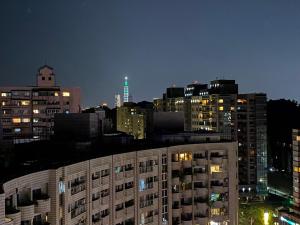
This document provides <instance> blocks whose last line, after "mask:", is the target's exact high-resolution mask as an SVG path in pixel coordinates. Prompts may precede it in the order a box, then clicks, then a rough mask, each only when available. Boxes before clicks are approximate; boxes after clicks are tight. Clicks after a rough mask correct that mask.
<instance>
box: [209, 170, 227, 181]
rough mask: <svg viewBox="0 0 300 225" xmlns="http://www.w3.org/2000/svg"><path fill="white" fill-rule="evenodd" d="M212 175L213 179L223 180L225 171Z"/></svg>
mask: <svg viewBox="0 0 300 225" xmlns="http://www.w3.org/2000/svg"><path fill="white" fill-rule="evenodd" d="M211 177H212V179H215V180H223V179H224V173H223V172H219V173H212V175H211Z"/></svg>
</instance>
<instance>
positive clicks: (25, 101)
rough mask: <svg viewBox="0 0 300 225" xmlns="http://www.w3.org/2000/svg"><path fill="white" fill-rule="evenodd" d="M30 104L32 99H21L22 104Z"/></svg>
mask: <svg viewBox="0 0 300 225" xmlns="http://www.w3.org/2000/svg"><path fill="white" fill-rule="evenodd" d="M29 104H30V101H28V100H24V101H21V105H29Z"/></svg>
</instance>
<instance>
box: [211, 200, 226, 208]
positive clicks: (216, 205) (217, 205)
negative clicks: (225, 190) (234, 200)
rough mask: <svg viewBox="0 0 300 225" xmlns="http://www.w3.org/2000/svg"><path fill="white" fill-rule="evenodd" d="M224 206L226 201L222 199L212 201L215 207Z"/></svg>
mask: <svg viewBox="0 0 300 225" xmlns="http://www.w3.org/2000/svg"><path fill="white" fill-rule="evenodd" d="M223 206H224V203H223V202H222V201H216V202H214V203H212V207H213V208H222V207H223Z"/></svg>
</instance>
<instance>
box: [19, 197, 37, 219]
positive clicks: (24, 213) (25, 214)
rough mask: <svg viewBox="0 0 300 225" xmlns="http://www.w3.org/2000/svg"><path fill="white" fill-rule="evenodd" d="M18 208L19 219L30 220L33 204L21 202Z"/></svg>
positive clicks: (32, 215) (32, 214) (32, 213)
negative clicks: (19, 212)
mask: <svg viewBox="0 0 300 225" xmlns="http://www.w3.org/2000/svg"><path fill="white" fill-rule="evenodd" d="M18 208H19V209H20V211H21V219H22V221H24V220H32V219H33V217H34V203H33V202H32V201H27V202H22V203H21V204H19V205H18Z"/></svg>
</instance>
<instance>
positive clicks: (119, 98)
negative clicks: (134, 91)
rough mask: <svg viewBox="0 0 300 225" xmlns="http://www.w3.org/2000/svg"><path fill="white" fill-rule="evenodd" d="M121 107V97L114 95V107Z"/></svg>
mask: <svg viewBox="0 0 300 225" xmlns="http://www.w3.org/2000/svg"><path fill="white" fill-rule="evenodd" d="M121 106H122V101H121V95H120V94H116V95H115V107H121Z"/></svg>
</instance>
